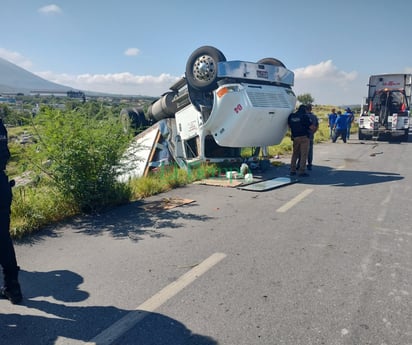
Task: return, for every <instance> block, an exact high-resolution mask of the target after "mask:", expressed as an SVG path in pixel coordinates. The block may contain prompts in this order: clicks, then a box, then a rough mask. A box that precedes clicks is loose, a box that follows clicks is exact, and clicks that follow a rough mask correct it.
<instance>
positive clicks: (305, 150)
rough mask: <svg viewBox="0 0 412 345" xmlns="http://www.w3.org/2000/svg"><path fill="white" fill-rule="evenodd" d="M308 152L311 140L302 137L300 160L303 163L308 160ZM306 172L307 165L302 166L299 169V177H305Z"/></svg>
mask: <svg viewBox="0 0 412 345" xmlns="http://www.w3.org/2000/svg"><path fill="white" fill-rule="evenodd" d="M308 151H309V138H307V137H302V138H301V140H300V159H301V162H302V163H303V162H306V161H307V159H308ZM305 170H306V165H305V164H301V165H300V167H299V175H303V174H304V173H305Z"/></svg>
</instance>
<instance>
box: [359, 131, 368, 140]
mask: <svg viewBox="0 0 412 345" xmlns="http://www.w3.org/2000/svg"><path fill="white" fill-rule="evenodd" d="M358 139H359V140H365V139H366V135H365V134H363V133H362V131H361V130H360V129H359V130H358Z"/></svg>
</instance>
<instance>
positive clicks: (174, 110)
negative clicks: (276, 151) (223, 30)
mask: <svg viewBox="0 0 412 345" xmlns="http://www.w3.org/2000/svg"><path fill="white" fill-rule="evenodd" d="M293 83H294V74H293V72H292V71H290V70H288V69H287V68H286V67H285V65H284V64H283V63H282V62H281V61H279V60H277V59H274V58H264V59H262V60H259V61H257V62H246V61H226V58H225V56H224V55H223V53H222V52H221V51H220V50H218V49H216V48H214V47H211V46H203V47H200V48H198V49H196V50H195V51H194V52H193V53H192V54H191V55H190V57H189V59H188V61H187V64H186V72H185V75H184V76H183V77H182V78H181V79H180V80H178V81H177V82H176V83H175V84H174V85H172V86H171V87H170V91H168V92H166V93H165V94H163V95H162V96H161V97H160V98H159V99H158V100H156V101H155V102H153V103H152V104H151V105H150V107H149V108H148V111H147V112H146V114H145V117H146V118H147V119H148V120H150V121H152V122H155V124H154V125H153V126H152V127H151V128H149V129H147V130H146V131H145V132H143V133H140V134H139V135H138V136H137V140H139V138H140V141H142V138H143V137H144V136H145V135H147V134H148V133H150V132H152V131H153V129H158V130H159V133H160V136H159V143H160V144H162V145H158V146H157V147H158V148H160V149H157V153H153V152H152V153H151V154H150V155H149V156H148V157H149V158H148V160H149V162H148V164H149V165H150V164H151V163H153V164H156V162H159V161H161V160H162V159H165V157H166V156H168V154H165V150H167V151H168V153H169V154H170V157H171V158H172V159H173V160H174V161H175V162H176V163H177V164H178V165H179V166H180V167H182V168H187V167H189V166H191V165H193V164H196V163H199V162H216V163H219V162H241V161H242V158H241V155H240V154H241V148H244V147H252V148H253V147H255V148H258V147H265V146H269V145H276V144H279V143H280V142H281V141H282V139H283V137H284V136H285V134H286V131H287V117H288V115H289V114H290V113H291V112H292V111H293V110H294V108H295V105H296V96H295V94H294V92H293V90H292V86H293ZM153 138H155V136H153ZM154 140H155V141H157V139H154ZM159 155H160V156H159Z"/></svg>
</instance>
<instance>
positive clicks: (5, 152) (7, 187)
mask: <svg viewBox="0 0 412 345" xmlns="http://www.w3.org/2000/svg"><path fill="white" fill-rule="evenodd" d="M9 158H10V151H9V148H8V137H7V129H6V127H5V126H4V124H3V120H2V119H1V118H0V264H1V266H2V268H3V277H4V285H3V287H1V288H0V297H2V298H7V299H8V300H10V302H11V303H13V304H15V303H20V302H21V300H22V298H23V296H22V294H21V290H20V284H19V281H18V273H19V266H17V261H16V253H15V251H14V247H13V242H12V240H11V237H10V213H11V201H12V192H11V182H9V178H8V176H7V175H6V171H5V170H6V164H7V161H8V160H9Z"/></svg>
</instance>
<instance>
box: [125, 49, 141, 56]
mask: <svg viewBox="0 0 412 345" xmlns="http://www.w3.org/2000/svg"><path fill="white" fill-rule="evenodd" d="M139 53H140V50H139V49H137V48H128V49H126V50H125V52H124V55H126V56H136V55H139Z"/></svg>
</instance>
